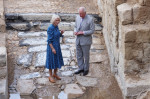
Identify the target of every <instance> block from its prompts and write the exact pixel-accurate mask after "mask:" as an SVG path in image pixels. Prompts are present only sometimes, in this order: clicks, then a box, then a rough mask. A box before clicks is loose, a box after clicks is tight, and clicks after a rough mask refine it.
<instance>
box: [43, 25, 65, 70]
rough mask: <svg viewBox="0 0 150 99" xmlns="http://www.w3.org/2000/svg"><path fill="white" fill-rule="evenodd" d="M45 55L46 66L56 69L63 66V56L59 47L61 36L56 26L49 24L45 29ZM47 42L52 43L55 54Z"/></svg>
mask: <svg viewBox="0 0 150 99" xmlns="http://www.w3.org/2000/svg"><path fill="white" fill-rule="evenodd" d="M47 36H48V38H47V42H48V43H47V55H46V66H45V67H46V68H47V69H56V68H61V66H64V62H63V57H62V53H61V48H60V37H62V35H61V33H60V31H59V29H58V26H54V25H53V24H51V25H50V26H49V27H48V29H47ZM49 44H52V45H53V47H54V49H55V50H56V54H54V53H53V52H52V49H51V47H50V45H49Z"/></svg>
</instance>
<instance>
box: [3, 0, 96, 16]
mask: <svg viewBox="0 0 150 99" xmlns="http://www.w3.org/2000/svg"><path fill="white" fill-rule="evenodd" d="M4 6H5V12H6V13H50V12H51V13H52V12H53V13H58V12H60V13H77V10H78V8H79V7H80V6H84V7H86V9H87V13H92V14H98V10H97V7H96V6H95V5H94V4H93V2H92V0H4Z"/></svg>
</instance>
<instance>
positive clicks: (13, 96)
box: [9, 94, 21, 99]
mask: <svg viewBox="0 0 150 99" xmlns="http://www.w3.org/2000/svg"><path fill="white" fill-rule="evenodd" d="M9 99H21V97H20V94H10V98H9Z"/></svg>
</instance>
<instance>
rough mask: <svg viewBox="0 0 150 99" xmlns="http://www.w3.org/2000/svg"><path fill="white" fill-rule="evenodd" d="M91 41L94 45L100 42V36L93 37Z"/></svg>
mask: <svg viewBox="0 0 150 99" xmlns="http://www.w3.org/2000/svg"><path fill="white" fill-rule="evenodd" d="M92 43H93V44H95V45H96V44H101V39H100V38H93V39H92Z"/></svg>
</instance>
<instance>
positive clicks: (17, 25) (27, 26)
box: [6, 23, 32, 31]
mask: <svg viewBox="0 0 150 99" xmlns="http://www.w3.org/2000/svg"><path fill="white" fill-rule="evenodd" d="M6 28H7V29H15V30H19V31H25V30H26V31H27V30H30V29H31V28H32V27H31V25H30V24H29V23H7V27H6Z"/></svg>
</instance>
